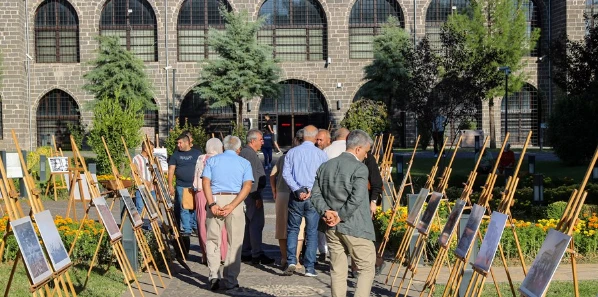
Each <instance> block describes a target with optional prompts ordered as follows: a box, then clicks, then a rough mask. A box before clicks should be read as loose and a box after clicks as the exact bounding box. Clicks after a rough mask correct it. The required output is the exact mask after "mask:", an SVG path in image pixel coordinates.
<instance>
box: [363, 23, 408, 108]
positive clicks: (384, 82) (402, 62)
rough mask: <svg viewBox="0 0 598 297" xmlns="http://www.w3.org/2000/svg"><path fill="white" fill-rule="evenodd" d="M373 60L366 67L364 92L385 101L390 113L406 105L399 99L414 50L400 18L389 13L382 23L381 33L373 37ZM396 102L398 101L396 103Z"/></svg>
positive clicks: (375, 98) (406, 79)
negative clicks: (367, 81) (401, 25)
mask: <svg viewBox="0 0 598 297" xmlns="http://www.w3.org/2000/svg"><path fill="white" fill-rule="evenodd" d="M373 48H374V60H373V61H372V62H371V64H369V65H367V66H365V67H364V69H363V70H364V72H365V75H364V78H363V79H364V80H369V83H367V84H366V85H364V89H363V95H364V97H366V98H370V99H374V100H378V101H382V102H384V104H385V105H386V107H387V108H388V111H389V113H390V114H391V117H392V115H394V111H395V109H403V108H404V105H405V104H404V102H403V101H399V102H395V101H397V100H398V99H399V98H404V97H401V96H400V94H401V92H402V89H403V88H405V87H406V84H407V82H408V80H409V78H410V74H409V69H408V67H407V65H408V61H409V57H410V56H411V52H412V51H413V47H412V44H411V40H410V37H409V34H408V33H407V32H405V30H403V29H402V28H401V27H400V23H399V20H398V19H397V18H395V17H389V18H388V21H387V22H386V23H385V24H384V25H383V26H382V34H381V35H378V36H376V37H375V38H374V42H373ZM395 103H396V104H395Z"/></svg>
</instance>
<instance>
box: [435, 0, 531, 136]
mask: <svg viewBox="0 0 598 297" xmlns="http://www.w3.org/2000/svg"><path fill="white" fill-rule="evenodd" d="M470 3H471V5H470V7H469V10H468V11H467V13H466V14H455V15H452V16H450V17H449V20H448V21H447V23H446V24H445V27H444V28H443V30H442V35H447V34H449V35H452V36H448V37H447V36H442V37H441V38H443V45H445V46H446V45H447V44H444V42H445V41H444V38H447V40H450V41H452V42H456V43H455V44H454V45H453V47H455V46H456V47H457V48H459V47H463V50H464V51H465V53H467V54H466V55H460V56H459V57H458V60H455V61H454V64H451V66H452V67H451V68H453V73H454V75H457V77H461V78H466V77H469V78H468V79H470V80H471V83H470V86H471V88H468V89H461V91H468V92H471V93H472V95H476V94H478V95H479V96H480V98H482V99H489V108H490V110H489V112H490V137H491V139H492V141H493V143H492V144H493V145H494V146H495V145H496V144H495V143H494V140H495V139H496V135H495V134H496V133H495V128H494V100H493V98H494V97H496V96H501V95H503V94H504V93H505V89H504V80H505V76H504V73H501V72H499V71H498V67H500V66H509V68H510V69H511V73H512V74H511V75H510V76H508V80H509V91H510V92H515V91H518V90H519V89H521V87H522V86H523V82H524V80H525V73H524V72H523V71H521V70H522V69H523V67H524V66H525V65H524V62H523V60H522V57H523V55H524V54H527V53H529V52H530V51H531V49H533V48H534V47H535V46H536V42H537V40H538V38H539V36H540V35H539V31H538V30H534V31H533V32H531V34H530V35H528V34H527V33H526V26H527V24H526V19H525V14H524V12H523V10H522V9H521V6H519V1H514V0H471V2H470ZM448 72H449V71H447V73H448ZM505 99H506V98H505Z"/></svg>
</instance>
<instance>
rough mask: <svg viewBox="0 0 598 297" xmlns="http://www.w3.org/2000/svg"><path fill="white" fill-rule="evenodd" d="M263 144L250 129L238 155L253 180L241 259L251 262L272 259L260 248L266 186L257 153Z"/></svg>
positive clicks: (257, 135)
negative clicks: (244, 162) (250, 171)
mask: <svg viewBox="0 0 598 297" xmlns="http://www.w3.org/2000/svg"><path fill="white" fill-rule="evenodd" d="M262 144H264V137H263V134H262V132H261V131H260V130H257V129H251V130H249V131H248V132H247V145H246V146H245V147H244V148H243V149H242V150H241V153H240V154H239V156H241V157H243V158H245V160H247V161H249V163H250V164H251V169H252V172H253V180H254V181H255V182H254V183H253V185H252V186H251V191H250V192H249V198H250V199H249V200H247V203H245V205H246V207H247V210H246V211H245V238H244V239H243V253H242V255H241V260H242V261H251V263H253V264H272V263H274V259H272V258H268V257H267V256H266V255H265V254H264V251H263V250H262V232H263V231H264V223H265V217H264V202H263V200H262V190H263V189H264V188H265V187H266V172H264V167H263V166H262V161H260V158H259V157H258V155H257V151H259V150H260V148H261V147H262Z"/></svg>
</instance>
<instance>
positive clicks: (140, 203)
mask: <svg viewBox="0 0 598 297" xmlns="http://www.w3.org/2000/svg"><path fill="white" fill-rule="evenodd" d="M151 192H152V196H153V197H154V200H156V191H151ZM135 206H137V212H139V215H141V213H142V212H143V207H144V206H145V203H143V198H141V192H140V191H139V190H137V191H135Z"/></svg>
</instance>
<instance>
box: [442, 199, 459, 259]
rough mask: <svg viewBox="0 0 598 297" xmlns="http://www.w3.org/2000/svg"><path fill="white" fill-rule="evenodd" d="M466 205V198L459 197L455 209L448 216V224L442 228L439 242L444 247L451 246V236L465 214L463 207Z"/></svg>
mask: <svg viewBox="0 0 598 297" xmlns="http://www.w3.org/2000/svg"><path fill="white" fill-rule="evenodd" d="M464 207H465V200H463V199H458V200H457V201H456V202H455V206H454V207H453V210H452V211H451V213H450V214H449V216H448V219H447V220H446V224H444V228H443V229H442V233H440V237H438V244H440V246H442V247H443V248H448V246H449V238H451V237H452V236H453V233H454V232H455V229H456V228H455V227H457V223H458V222H459V220H460V219H461V214H463V208H464Z"/></svg>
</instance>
